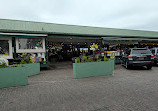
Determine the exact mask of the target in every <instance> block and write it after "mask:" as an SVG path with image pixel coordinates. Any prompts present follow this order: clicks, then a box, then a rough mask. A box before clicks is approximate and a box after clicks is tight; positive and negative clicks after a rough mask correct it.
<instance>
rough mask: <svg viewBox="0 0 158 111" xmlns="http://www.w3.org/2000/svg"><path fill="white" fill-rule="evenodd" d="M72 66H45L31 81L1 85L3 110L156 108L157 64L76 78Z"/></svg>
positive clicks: (122, 110)
mask: <svg viewBox="0 0 158 111" xmlns="http://www.w3.org/2000/svg"><path fill="white" fill-rule="evenodd" d="M72 76H73V71H72V66H71V65H68V66H64V67H61V68H57V69H52V70H43V71H41V73H40V74H39V75H35V76H32V77H29V85H27V86H22V87H12V88H3V89H0V111H157V110H158V67H153V68H152V70H146V69H145V68H138V67H136V68H134V69H131V70H127V69H125V68H124V67H122V66H121V65H116V66H115V70H114V75H113V76H100V77H90V78H84V79H73V78H72Z"/></svg>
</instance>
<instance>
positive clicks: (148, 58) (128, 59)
mask: <svg viewBox="0 0 158 111" xmlns="http://www.w3.org/2000/svg"><path fill="white" fill-rule="evenodd" d="M153 60H154V56H153V55H152V53H151V51H150V50H149V49H146V48H131V49H128V50H126V51H125V54H124V55H123V56H122V59H121V63H122V65H124V66H125V68H126V69H128V68H130V67H131V66H146V67H147V69H151V68H152V65H153Z"/></svg>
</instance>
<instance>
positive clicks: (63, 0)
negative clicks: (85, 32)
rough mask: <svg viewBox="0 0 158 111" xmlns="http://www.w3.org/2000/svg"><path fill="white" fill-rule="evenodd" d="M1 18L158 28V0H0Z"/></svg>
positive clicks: (127, 27)
mask: <svg viewBox="0 0 158 111" xmlns="http://www.w3.org/2000/svg"><path fill="white" fill-rule="evenodd" d="M0 18H2V19H16V20H27V21H39V22H50V23H59V24H71V25H83V26H95V27H107V28H122V29H136V30H152V31H158V0H0Z"/></svg>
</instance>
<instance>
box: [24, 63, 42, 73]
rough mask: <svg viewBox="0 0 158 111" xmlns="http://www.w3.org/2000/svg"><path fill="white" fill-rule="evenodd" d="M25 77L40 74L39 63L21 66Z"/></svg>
mask: <svg viewBox="0 0 158 111" xmlns="http://www.w3.org/2000/svg"><path fill="white" fill-rule="evenodd" d="M23 65H24V68H25V70H27V71H26V75H27V76H33V75H36V74H39V73H40V63H30V64H23Z"/></svg>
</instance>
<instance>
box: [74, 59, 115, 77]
mask: <svg viewBox="0 0 158 111" xmlns="http://www.w3.org/2000/svg"><path fill="white" fill-rule="evenodd" d="M114 65H115V64H114V60H109V61H101V62H86V63H73V78H85V77H93V76H103V75H112V74H113V70H114Z"/></svg>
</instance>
